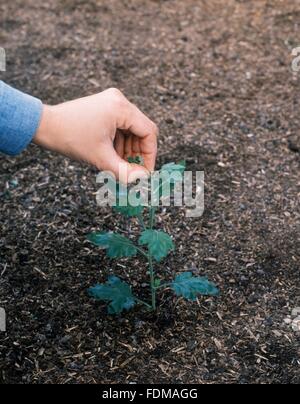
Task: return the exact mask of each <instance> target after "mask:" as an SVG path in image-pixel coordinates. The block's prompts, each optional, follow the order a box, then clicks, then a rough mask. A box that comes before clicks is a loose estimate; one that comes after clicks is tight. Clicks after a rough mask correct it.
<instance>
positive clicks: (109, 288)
mask: <svg viewBox="0 0 300 404" xmlns="http://www.w3.org/2000/svg"><path fill="white" fill-rule="evenodd" d="M88 292H89V294H90V296H92V297H93V298H95V299H97V300H103V301H105V302H110V303H109V305H108V313H109V314H119V313H121V312H122V311H123V310H130V309H131V308H132V307H133V306H134V305H135V303H136V302H135V298H134V296H133V294H132V291H131V287H130V286H129V285H128V284H127V283H126V282H123V281H121V279H119V278H118V277H116V276H110V277H109V278H108V281H107V282H106V283H105V284H98V285H95V286H94V287H92V288H90V289H89V290H88Z"/></svg>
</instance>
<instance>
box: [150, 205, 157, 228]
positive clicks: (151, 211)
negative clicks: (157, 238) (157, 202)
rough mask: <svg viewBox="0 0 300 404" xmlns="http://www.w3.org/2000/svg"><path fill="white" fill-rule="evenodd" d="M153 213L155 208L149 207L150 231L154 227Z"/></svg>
mask: <svg viewBox="0 0 300 404" xmlns="http://www.w3.org/2000/svg"><path fill="white" fill-rule="evenodd" d="M155 213H156V208H153V207H151V208H150V229H151V230H152V229H153V227H154V225H155Z"/></svg>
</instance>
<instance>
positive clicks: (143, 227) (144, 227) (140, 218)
mask: <svg viewBox="0 0 300 404" xmlns="http://www.w3.org/2000/svg"><path fill="white" fill-rule="evenodd" d="M138 220H139V222H140V226H141V227H142V229H143V230H147V228H146V225H145V222H144V218H143V216H142V215H139V216H138Z"/></svg>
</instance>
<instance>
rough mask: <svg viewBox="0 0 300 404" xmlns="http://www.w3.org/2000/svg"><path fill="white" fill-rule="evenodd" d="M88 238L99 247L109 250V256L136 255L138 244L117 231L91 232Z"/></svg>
mask: <svg viewBox="0 0 300 404" xmlns="http://www.w3.org/2000/svg"><path fill="white" fill-rule="evenodd" d="M87 239H88V240H89V241H90V242H91V243H93V244H94V245H96V246H98V247H102V248H104V249H106V250H107V255H108V257H109V258H124V257H134V256H135V255H136V254H137V248H136V246H135V245H134V244H133V243H132V242H131V241H130V240H129V239H128V238H126V237H124V236H121V235H120V234H115V233H91V234H89V235H88V236H87Z"/></svg>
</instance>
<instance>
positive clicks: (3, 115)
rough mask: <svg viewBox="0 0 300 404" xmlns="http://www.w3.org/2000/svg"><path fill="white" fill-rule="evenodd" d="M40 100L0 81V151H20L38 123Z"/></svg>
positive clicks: (14, 154) (32, 134)
mask: <svg viewBox="0 0 300 404" xmlns="http://www.w3.org/2000/svg"><path fill="white" fill-rule="evenodd" d="M42 110H43V105H42V102H41V101H40V100H38V99H36V98H34V97H31V96H29V95H27V94H24V93H22V92H20V91H18V90H15V89H14V88H12V87H10V86H8V85H7V84H5V83H3V82H2V81H0V152H2V153H5V154H8V155H10V156H16V155H17V154H19V153H21V152H22V151H23V150H24V149H25V148H26V147H27V146H28V144H29V143H30V142H31V141H32V139H33V137H34V135H35V133H36V131H37V129H38V127H39V124H40V120H41V116H42Z"/></svg>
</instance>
